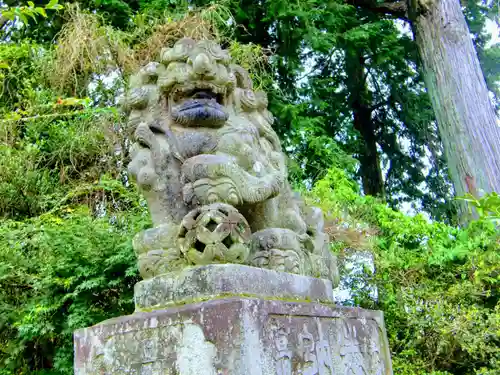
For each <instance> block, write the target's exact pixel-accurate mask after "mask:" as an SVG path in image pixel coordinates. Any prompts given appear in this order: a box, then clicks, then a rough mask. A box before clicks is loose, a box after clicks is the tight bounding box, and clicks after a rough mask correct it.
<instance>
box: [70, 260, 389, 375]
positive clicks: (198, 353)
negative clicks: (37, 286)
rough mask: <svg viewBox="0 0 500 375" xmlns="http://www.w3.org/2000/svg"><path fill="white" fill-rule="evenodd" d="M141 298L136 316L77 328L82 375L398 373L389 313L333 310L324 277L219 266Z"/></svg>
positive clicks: (159, 284) (146, 284) (163, 279)
mask: <svg viewBox="0 0 500 375" xmlns="http://www.w3.org/2000/svg"><path fill="white" fill-rule="evenodd" d="M266 280H267V282H266ZM135 293H136V312H135V313H134V314H132V315H130V316H124V317H120V318H116V319H111V320H108V321H105V322H103V323H101V324H98V325H96V326H94V327H90V328H85V329H82V330H79V331H77V332H75V374H77V375H90V374H92V375H95V374H106V375H108V374H109V375H111V374H134V375H146V374H147V375H167V374H168V375H170V374H172V375H174V374H179V375H219V374H221V375H223V374H224V375H225V374H227V375H229V374H232V375H271V374H272V375H275V374H279V375H292V374H294V375H295V374H304V375H305V374H310V375H315V374H318V375H323V374H325V375H326V374H331V375H333V374H341V375H369V374H373V375H389V374H392V369H391V362H390V354H389V348H388V345H387V338H386V333H385V329H384V323H383V318H382V313H381V312H377V311H367V310H361V309H356V308H346V307H336V306H334V305H333V303H332V302H331V298H332V297H331V285H330V284H329V282H327V281H324V280H319V279H315V278H309V277H304V276H296V275H291V274H285V273H279V272H275V271H267V270H263V269H257V268H253V267H246V266H237V265H211V266H205V267H198V268H193V269H188V270H185V271H183V272H181V273H178V274H171V275H164V276H159V277H157V278H155V279H151V280H147V281H143V282H141V283H139V284H138V285H137V286H136V290H135Z"/></svg>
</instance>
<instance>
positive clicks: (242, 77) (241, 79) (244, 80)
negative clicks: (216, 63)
mask: <svg viewBox="0 0 500 375" xmlns="http://www.w3.org/2000/svg"><path fill="white" fill-rule="evenodd" d="M230 69H231V70H232V71H233V73H234V75H235V77H236V87H239V88H240V89H245V90H252V88H253V82H252V79H251V78H250V74H248V72H247V71H246V70H245V69H243V68H242V67H241V66H239V65H236V64H231V65H230Z"/></svg>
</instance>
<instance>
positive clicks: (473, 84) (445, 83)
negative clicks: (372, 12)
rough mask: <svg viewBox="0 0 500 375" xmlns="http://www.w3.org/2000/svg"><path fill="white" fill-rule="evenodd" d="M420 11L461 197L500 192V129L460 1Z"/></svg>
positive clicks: (427, 72)
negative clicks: (466, 194)
mask: <svg viewBox="0 0 500 375" xmlns="http://www.w3.org/2000/svg"><path fill="white" fill-rule="evenodd" d="M420 1H421V2H423V0H420ZM415 5H416V4H411V6H410V7H409V8H412V10H415V8H416V6H415ZM419 6H420V9H418V11H419V12H418V13H416V14H414V15H413V16H412V14H411V12H410V18H411V19H412V21H413V29H414V33H415V38H416V42H417V46H418V50H419V53H420V58H421V62H422V66H423V70H424V80H425V83H426V86H427V90H428V92H429V94H430V97H431V100H432V104H433V107H434V112H435V114H436V118H437V122H438V127H439V132H440V135H441V139H442V141H443V147H444V151H445V156H446V158H447V161H448V169H449V174H450V177H451V179H452V181H453V184H454V187H455V193H456V195H457V196H461V195H464V194H465V193H471V194H473V195H475V196H480V195H481V193H482V192H492V191H496V192H500V127H499V126H498V124H497V117H496V114H495V111H494V109H493V106H492V104H491V102H490V99H489V94H488V89H487V87H486V82H485V79H484V76H483V73H482V71H481V67H480V65H479V60H478V57H477V54H476V51H475V49H474V46H473V44H472V39H471V36H470V34H469V29H468V27H467V24H466V22H465V18H464V15H463V13H462V10H461V8H460V2H459V1H458V0H429V1H428V2H425V4H420V5H419Z"/></svg>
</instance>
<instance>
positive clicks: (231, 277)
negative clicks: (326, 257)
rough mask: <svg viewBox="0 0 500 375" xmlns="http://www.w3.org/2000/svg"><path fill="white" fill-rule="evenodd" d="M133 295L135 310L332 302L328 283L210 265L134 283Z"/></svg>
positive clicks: (243, 267) (259, 270) (247, 267)
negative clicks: (236, 299) (227, 302)
mask: <svg viewBox="0 0 500 375" xmlns="http://www.w3.org/2000/svg"><path fill="white" fill-rule="evenodd" d="M134 295H135V306H136V311H151V310H156V309H161V308H164V307H167V306H172V305H177V304H184V303H191V302H199V301H205V300H208V299H214V298H220V297H228V296H240V297H256V298H264V299H275V300H283V299H286V300H289V301H290V300H292V301H293V300H296V301H304V302H305V301H310V302H326V303H333V291H332V283H331V282H330V281H328V280H323V279H317V278H314V277H308V276H301V275H295V274H290V273H285V272H277V271H272V270H267V269H262V268H256V267H249V266H244V265H238V264H211V265H206V266H198V267H192V268H186V269H184V270H182V271H179V272H173V273H168V274H164V275H160V276H156V277H154V278H152V279H148V280H144V281H141V282H139V283H137V284H136V286H135V293H134Z"/></svg>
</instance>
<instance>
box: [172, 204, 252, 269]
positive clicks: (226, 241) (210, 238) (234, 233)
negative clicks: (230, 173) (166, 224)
mask: <svg viewBox="0 0 500 375" xmlns="http://www.w3.org/2000/svg"><path fill="white" fill-rule="evenodd" d="M250 235H251V231H250V226H249V225H248V222H247V221H246V219H245V218H244V217H243V215H241V214H240V213H239V212H238V210H237V209H236V208H234V207H233V206H231V205H229V204H224V203H214V204H210V205H206V206H201V207H199V208H196V209H194V210H192V211H191V212H189V213H188V214H187V215H186V216H185V217H184V219H183V220H182V223H181V227H180V230H179V237H178V243H179V248H180V249H181V252H182V253H183V255H184V256H185V257H186V259H187V260H188V261H189V262H190V263H192V264H210V263H243V262H245V260H246V259H247V257H248V254H249V242H250Z"/></svg>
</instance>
